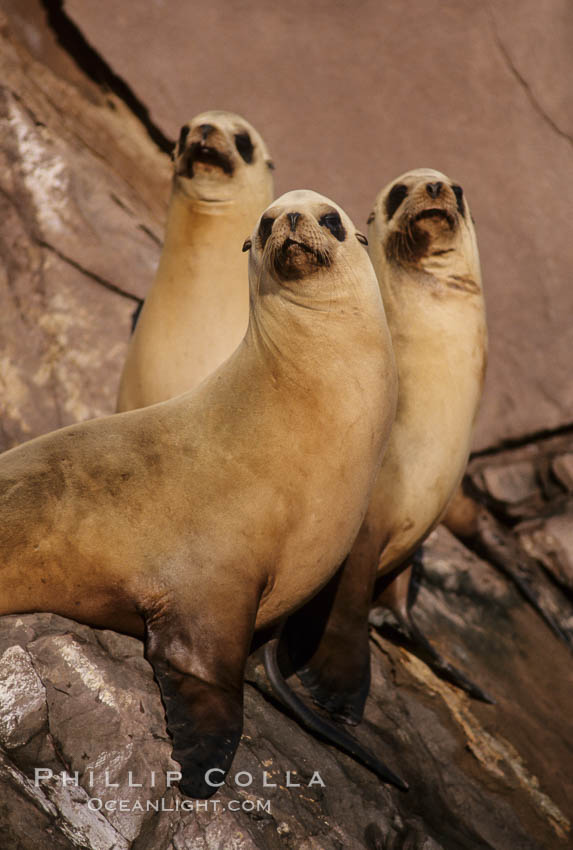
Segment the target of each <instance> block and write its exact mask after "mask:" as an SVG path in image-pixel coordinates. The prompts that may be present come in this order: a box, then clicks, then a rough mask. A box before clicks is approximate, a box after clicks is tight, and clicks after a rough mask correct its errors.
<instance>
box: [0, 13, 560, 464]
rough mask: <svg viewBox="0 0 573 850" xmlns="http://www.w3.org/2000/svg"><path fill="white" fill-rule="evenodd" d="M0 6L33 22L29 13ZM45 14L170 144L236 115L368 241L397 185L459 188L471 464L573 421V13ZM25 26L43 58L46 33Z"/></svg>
mask: <svg viewBox="0 0 573 850" xmlns="http://www.w3.org/2000/svg"><path fill="white" fill-rule="evenodd" d="M5 2H7V3H8V4H9V5H10V6H11V7H17V8H18V14H19V15H20V18H21V19H22V20H24V19H25V18H26V16H25V13H24V11H22V0H5ZM30 2H31V0H26V3H25V4H24V5H26V4H29V3H30ZM45 5H46V6H47V7H48V8H50V9H51V10H52V14H51V17H50V20H51V22H52V24H53V25H54V26H55V27H56V28H57V30H58V32H59V35H60V38H63V39H64V40H65V43H66V45H67V46H68V48H69V49H70V50H72V52H74V54H75V55H78V56H79V55H84V54H85V47H86V43H85V42H87V43H88V45H89V46H91V47H93V48H94V51H95V53H96V55H97V56H98V57H99V59H100V61H102V60H103V62H105V63H106V64H107V66H108V68H109V69H111V71H113V73H114V74H115V75H117V77H119V79H120V81H121V84H122V85H127V87H129V92H130V95H131V96H132V99H133V101H134V102H137V103H138V104H139V106H140V107H144V109H143V110H142V111H144V112H145V114H146V116H147V117H148V118H149V121H150V123H151V124H152V125H153V126H154V127H155V128H156V129H157V130H159V131H160V132H161V133H162V134H163V135H164V136H167V137H169V138H172V139H173V138H176V137H177V133H178V131H179V127H180V125H181V124H182V123H183V121H186V120H187V119H188V118H189V117H191V116H192V115H194V114H196V113H197V112H199V111H201V110H203V109H206V108H213V107H217V108H222V109H233V110H236V111H238V112H242V113H244V114H245V116H246V117H247V118H249V120H251V121H252V122H253V123H254V124H255V126H256V127H257V128H258V129H259V130H260V131H261V132H262V134H263V135H264V136H265V138H266V140H267V141H268V143H269V146H270V149H271V152H272V154H273V157H274V159H275V161H276V164H277V171H276V182H277V190H278V191H279V192H283V191H286V190H288V189H292V188H293V187H298V186H308V187H310V188H315V189H317V190H318V191H320V192H322V193H324V194H326V195H328V196H330V197H333V198H334V199H336V200H337V201H338V202H339V203H341V204H342V206H343V207H345V208H346V209H348V211H349V213H350V214H351V216H352V217H353V218H354V220H355V221H356V223H357V224H358V225H364V223H365V220H366V217H367V215H368V213H369V212H370V209H371V207H372V203H373V200H374V196H375V194H376V193H377V191H378V190H379V189H380V188H381V187H382V186H383V185H385V184H386V183H387V182H388V181H389V180H391V179H393V178H394V177H396V176H398V175H399V174H401V173H402V172H403V171H406V170H408V169H410V168H413V167H418V166H422V165H424V166H425V165H427V166H431V167H434V168H438V169H439V170H441V171H444V172H445V173H446V174H450V175H451V176H452V177H453V178H455V179H456V180H458V181H459V182H460V183H461V184H462V186H464V188H465V189H466V191H467V195H468V198H469V200H470V204H471V207H472V211H473V214H474V217H475V219H476V222H477V232H478V239H479V244H480V252H481V256H482V263H483V271H484V281H485V286H486V295H487V304H488V316H489V326H490V363H489V370H488V376H487V383H486V394H485V398H484V403H483V407H482V411H481V414H480V418H479V422H478V429H477V434H476V448H483V447H485V446H488V445H492V444H494V443H499V442H500V441H501V440H503V439H507V438H510V437H511V438H516V437H520V436H523V435H524V434H531V433H533V432H538V431H542V430H546V429H553V428H556V427H559V426H562V425H564V424H571V423H572V422H573V382H572V381H571V373H570V352H571V350H572V348H573V326H572V323H571V321H570V316H571V314H572V312H573V291H572V289H571V286H570V284H569V281H570V277H571V268H572V267H573V243H572V242H571V240H567V239H564V235H565V232H566V231H565V229H566V227H567V224H566V223H567V222H569V221H571V219H572V217H573V191H571V188H572V187H571V178H570V175H571V174H572V173H573V132H572V127H571V125H572V122H573V108H572V102H571V101H572V95H571V86H570V84H569V81H570V79H571V75H572V73H573V59H572V53H571V33H572V31H573V6H572V5H571V3H569V2H568V0H546V2H544V3H543V4H540V3H535V2H534V0H527V2H526V3H525V4H522V6H520V9H519V14H516V11H515V8H516V7H515V3H511V2H509V0H493V2H485V0H481V2H477V3H476V2H472V0H463V2H460V0H415V2H413V3H409V4H408V6H407V7H405V6H404V4H403V3H399V2H394V3H384V4H380V3H379V2H377V0H365V2H362V3H361V4H360V8H359V9H357V8H356V7H355V5H354V4H352V3H349V2H343V3H338V4H335V5H333V4H330V3H326V2H324V0H321V2H316V3H313V4H311V5H310V6H309V4H308V3H305V2H303V1H302V0H291V2H290V3H289V4H288V5H273V4H260V3H258V2H257V0H244V2H242V3H240V4H234V3H230V2H228V0H216V2H213V3H211V4H209V6H203V7H200V8H197V7H196V6H195V5H193V6H191V5H189V4H185V3H179V2H177V0H162V2H156V3H148V4H146V6H145V12H144V13H143V12H142V9H141V7H140V6H139V5H137V4H122V5H121V8H118V5H117V3H115V2H113V0H101V2H99V3H97V4H94V3H91V2H89V0H64V2H63V3H57V2H51V0H46V4H45ZM60 7H63V13H58V14H56V13H55V11H54V10H57V9H59V8H60ZM111 18H113V27H110V26H109V20H110V19H111ZM26 27H27V29H26V28H25V27H24V26H23V27H22V29H23V31H24V30H25V32H26V33H27V34H28V44H29V45H30V46H31V47H32V48H33V49H34V51H35V53H38V52H40V51H41V50H42V48H38V47H37V46H36V45H37V44H38V42H40V43H41V32H39V31H40V30H41V28H40V27H39V26H38V23H37V20H36V19H30V17H28V18H26ZM74 27H75V28H76V29H74ZM82 39H85V41H83V40H82ZM127 45H129V47H126V46H127ZM42 55H43V56H44V57H45V58H47V61H49V60H50V56H47V57H46V51H45V50H44V51H43V53H42ZM59 67H60V68H61V62H60V63H59ZM66 70H67V69H64V71H66ZM92 71H93V67H92ZM100 72H101V69H100ZM70 73H71V72H70ZM76 73H77V72H76ZM116 81H117V80H116ZM122 90H123V89H122Z"/></svg>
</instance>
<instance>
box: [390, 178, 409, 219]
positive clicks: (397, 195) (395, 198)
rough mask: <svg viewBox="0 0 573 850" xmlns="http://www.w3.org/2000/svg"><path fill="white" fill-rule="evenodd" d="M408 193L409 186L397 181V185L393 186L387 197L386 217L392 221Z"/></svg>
mask: <svg viewBox="0 0 573 850" xmlns="http://www.w3.org/2000/svg"><path fill="white" fill-rule="evenodd" d="M407 194H408V187H407V186H404V184H403V183H396V185H395V186H392V188H391V189H390V191H389V193H388V197H387V198H386V218H387V219H388V221H390V219H391V218H392V216H393V215H394V213H395V212H396V210H397V209H398V207H399V206H400V204H401V203H402V201H403V200H404V198H405V197H406V195H407Z"/></svg>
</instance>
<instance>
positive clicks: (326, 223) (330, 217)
mask: <svg viewBox="0 0 573 850" xmlns="http://www.w3.org/2000/svg"><path fill="white" fill-rule="evenodd" d="M318 223H319V224H320V225H321V226H322V227H326V228H328V230H330V232H331V233H332V235H333V236H334V237H335V238H336V239H338V241H339V242H344V240H345V239H346V230H345V229H344V226H343V224H342V219H341V218H340V216H339V215H338V213H337V212H335V211H333V212H328V213H325V214H324V215H323V216H322V218H320V219H319V220H318Z"/></svg>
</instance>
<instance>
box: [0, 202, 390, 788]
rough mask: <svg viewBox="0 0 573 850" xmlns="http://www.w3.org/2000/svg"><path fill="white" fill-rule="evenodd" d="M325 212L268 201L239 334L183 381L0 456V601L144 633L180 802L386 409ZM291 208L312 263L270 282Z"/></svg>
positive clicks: (348, 521)
mask: <svg viewBox="0 0 573 850" xmlns="http://www.w3.org/2000/svg"><path fill="white" fill-rule="evenodd" d="M325 204H327V205H328V206H330V207H332V206H333V205H332V203H331V202H329V201H327V199H325V198H323V197H322V196H320V195H316V194H315V193H312V192H295V193H289V194H288V195H285V196H284V197H283V198H282V199H279V201H277V202H276V203H275V204H273V206H272V207H271V208H270V209H271V211H272V213H273V215H274V217H275V219H276V221H275V224H274V227H273V233H272V234H271V236H270V238H269V240H268V242H267V245H266V248H265V251H264V252H263V251H261V250H260V248H258V247H257V243H256V239H255V237H253V239H252V242H253V248H252V249H251V252H250V289H251V314H250V321H249V326H248V329H247V332H246V336H245V338H244V340H243V342H242V343H241V345H240V346H239V348H238V349H237V350H236V352H235V353H234V354H233V355H232V357H231V358H230V359H229V360H227V361H226V363H224V364H223V365H222V366H221V367H220V368H219V369H218V370H217V371H216V372H215V373H214V374H213V375H211V377H210V378H208V379H207V380H206V381H204V382H203V383H202V384H201V385H200V386H199V387H197V388H196V389H195V390H193V391H191V392H189V393H185V394H183V395H182V396H179V397H177V398H175V399H173V400H171V401H167V402H164V403H160V404H157V405H153V406H151V407H147V408H144V409H141V410H135V411H130V412H127V413H123V414H120V415H116V416H112V417H108V418H104V419H99V420H93V421H90V422H86V423H83V424H80V425H74V426H72V427H70V428H65V429H63V430H61V431H56V432H55V433H53V434H49V435H47V436H44V437H41V438H39V439H36V440H33V441H32V442H30V443H28V444H26V445H23V446H21V447H19V448H17V449H13V450H12V451H10V452H7V453H6V454H5V455H3V456H2V457H1V458H0V552H1V553H2V560H1V562H0V600H1V602H0V613H3V614H7V613H15V612H26V611H53V612H55V613H58V614H62V615H64V616H69V617H73V618H75V619H77V620H80V621H83V622H87V623H92V624H94V625H98V626H106V627H109V628H114V629H118V630H122V631H127V632H131V633H134V634H136V635H141V634H142V633H143V631H144V630H145V635H146V644H147V657H148V658H149V660H150V661H151V662H152V663H153V665H154V668H155V672H156V676H157V678H158V681H159V683H160V685H161V688H162V693H163V697H164V701H165V705H166V712H167V719H168V726H169V729H170V730H171V731H172V734H173V736H174V743H175V749H174V758H176V759H178V760H179V761H180V762H181V764H182V770H183V782H182V788H183V790H185V791H186V793H189V794H191V795H193V796H208V795H210V794H211V793H213V790H214V789H213V788H211V787H206V786H205V782H204V778H203V773H204V770H205V769H207V768H209V767H220V768H221V769H222V770H227V769H228V767H229V765H230V761H231V759H232V756H233V753H234V750H235V748H236V746H237V743H238V740H239V737H240V729H241V723H242V720H241V718H242V710H241V705H242V678H243V669H244V662H245V658H246V655H247V653H248V650H249V646H250V643H251V638H252V634H253V630H254V629H255V628H265V627H267V626H269V625H271V624H273V623H275V622H277V621H278V620H279V619H281V618H282V617H284V616H285V615H287V614H289V613H290V612H292V611H293V610H294V609H295V608H297V607H298V606H299V605H301V604H303V603H305V602H306V601H307V600H308V599H309V598H310V597H311V596H312V595H313V594H314V593H315V592H316V591H317V590H318V589H319V588H320V587H321V586H322V585H323V584H324V583H325V582H327V581H328V579H329V578H330V577H331V576H332V575H333V573H334V572H335V570H336V568H337V566H338V564H339V563H340V561H341V560H342V558H343V557H344V554H345V553H346V551H348V549H349V548H350V545H351V542H352V540H353V538H354V536H355V535H356V532H357V530H358V527H359V525H360V522H361V521H362V517H363V515H364V511H365V509H366V505H367V502H368V497H369V493H370V489H371V486H372V484H373V481H374V476H375V474H376V470H377V468H378V466H379V463H380V460H381V457H382V453H383V450H384V448H385V445H386V441H387V439H388V436H389V432H390V426H391V423H392V420H393V417H394V412H395V401H396V391H397V386H396V373H395V364H394V359H393V354H392V347H391V341H390V335H389V332H388V328H387V324H386V320H385V316H384V309H383V306H382V301H381V298H380V293H379V291H378V287H377V284H376V278H375V275H374V271H373V269H372V266H371V264H370V261H369V259H368V256H367V254H366V251H365V250H364V248H363V247H362V246H361V245H360V244H359V242H358V241H357V240H356V239H355V238H354V235H353V234H354V227H353V225H352V223H351V222H350V221H349V219H348V218H347V217H346V216H344V213H342V211H341V210H339V212H340V214H341V215H342V216H343V217H344V218H345V221H346V225H347V229H348V233H349V236H348V238H347V239H346V241H345V242H342V243H341V242H338V241H337V240H336V239H335V238H334V237H333V236H332V235H331V234H330V233H329V232H328V231H327V230H326V229H325V228H323V227H321V226H320V225H319V224H318V221H317V213H318V212H319V211H320V210H321V209H322V208H323V206H324V205H325ZM293 209H295V210H296V211H297V212H299V213H300V219H299V222H298V225H297V228H296V238H297V239H298V240H299V241H300V242H302V243H304V244H305V245H315V246H317V247H319V248H320V250H321V251H323V252H327V253H329V254H330V256H331V263H330V264H329V265H328V266H318V267H317V266H316V264H315V263H313V262H310V263H309V264H308V266H307V271H306V274H304V273H303V270H302V269H301V276H300V277H299V278H297V279H296V280H291V279H289V280H283V279H282V278H281V277H280V276H279V275H278V274H277V273H276V270H275V269H274V268H273V265H272V264H271V263H270V262H269V258H270V256H271V255H272V253H273V252H274V251H275V250H277V246H280V245H282V244H283V242H284V239H285V235H286V234H287V233H291V235H292V231H291V229H290V227H289V226H288V218H287V216H288V212H289V211H292V210H293ZM351 234H352V235H351ZM239 250H240V248H239ZM305 256H306V253H305Z"/></svg>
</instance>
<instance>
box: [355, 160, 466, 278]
mask: <svg viewBox="0 0 573 850" xmlns="http://www.w3.org/2000/svg"><path fill="white" fill-rule="evenodd" d="M368 221H369V224H370V225H371V241H373V242H376V243H378V244H379V245H381V246H382V250H383V252H384V254H385V259H386V261H387V262H390V263H397V264H400V265H409V266H412V265H422V264H423V261H424V260H425V259H427V258H429V257H438V256H440V255H446V254H448V253H449V252H451V251H455V250H456V249H457V248H458V247H459V245H460V243H462V242H463V241H465V239H464V234H465V235H467V234H468V233H470V231H471V234H472V235H473V226H472V221H471V215H470V211H469V208H468V205H467V202H466V199H465V197H464V193H463V189H462V187H461V186H460V185H459V184H457V183H455V182H453V181H452V180H450V179H449V177H446V175H445V174H441V173H440V172H439V171H433V170H432V169H426V168H424V169H417V170H416V171H408V172H407V173H406V174H403V175H402V176H401V177H399V178H398V179H397V180H394V181H393V182H392V183H390V184H389V185H388V186H386V187H385V188H384V189H383V190H382V191H381V192H380V194H379V195H378V197H377V199H376V202H375V204H374V210H373V212H372V214H371V216H370V218H369V219H368Z"/></svg>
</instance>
